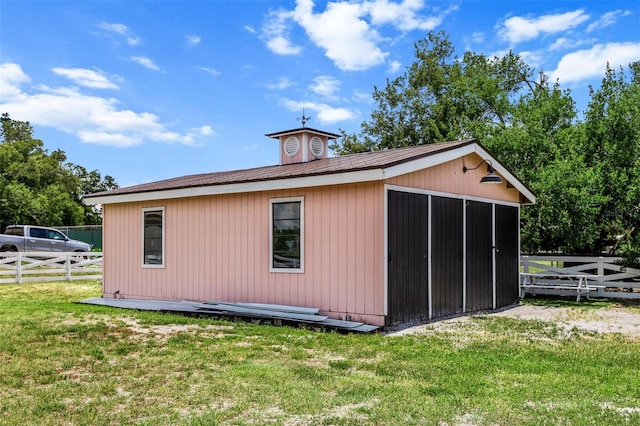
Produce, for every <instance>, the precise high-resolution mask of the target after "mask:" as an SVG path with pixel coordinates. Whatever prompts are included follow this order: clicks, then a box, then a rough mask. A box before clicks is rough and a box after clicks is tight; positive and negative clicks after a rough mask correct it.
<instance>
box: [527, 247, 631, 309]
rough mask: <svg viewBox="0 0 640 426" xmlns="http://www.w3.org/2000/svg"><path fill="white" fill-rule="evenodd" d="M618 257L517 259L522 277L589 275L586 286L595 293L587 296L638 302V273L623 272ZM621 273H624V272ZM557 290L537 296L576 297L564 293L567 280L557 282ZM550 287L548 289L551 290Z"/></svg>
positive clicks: (533, 257)
mask: <svg viewBox="0 0 640 426" xmlns="http://www.w3.org/2000/svg"><path fill="white" fill-rule="evenodd" d="M619 260H620V258H618V257H604V256H532V255H523V256H521V257H520V266H521V267H520V271H521V272H523V273H525V274H535V273H544V274H547V273H549V274H557V275H558V277H562V276H563V275H566V276H571V275H574V276H575V275H588V276H590V277H589V278H588V282H589V284H590V285H591V284H592V285H593V287H595V289H594V290H593V291H591V292H590V294H589V295H590V296H595V297H607V298H614V299H640V269H633V268H626V269H625V268H623V267H622V266H620V265H619V264H618V263H617V262H618V261H619ZM623 269H624V270H623ZM553 283H555V284H557V287H558V288H536V289H535V292H536V294H552V295H560V296H563V295H569V294H573V295H575V294H576V293H575V291H571V290H567V289H563V288H562V287H563V286H565V285H566V284H568V283H570V280H569V279H567V280H563V279H558V280H554V281H553ZM552 286H553V285H551V287H552Z"/></svg>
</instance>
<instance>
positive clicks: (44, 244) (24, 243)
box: [0, 225, 91, 252]
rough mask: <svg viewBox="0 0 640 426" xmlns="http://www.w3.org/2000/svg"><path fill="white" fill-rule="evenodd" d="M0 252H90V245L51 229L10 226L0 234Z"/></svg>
mask: <svg viewBox="0 0 640 426" xmlns="http://www.w3.org/2000/svg"><path fill="white" fill-rule="evenodd" d="M0 251H5V252H6V251H14V252H15V251H21V252H33V251H62V252H74V251H75V252H83V251H91V244H87V243H85V242H82V241H76V240H72V239H69V237H67V236H66V235H64V234H63V233H62V232H60V231H58V230H57V229H53V228H45V227H43V226H30V225H10V226H7V229H6V231H5V233H4V234H0Z"/></svg>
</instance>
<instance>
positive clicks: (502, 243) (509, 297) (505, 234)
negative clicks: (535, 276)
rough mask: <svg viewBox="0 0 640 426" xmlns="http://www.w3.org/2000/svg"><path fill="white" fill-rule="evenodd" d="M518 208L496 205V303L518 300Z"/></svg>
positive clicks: (498, 304)
mask: <svg viewBox="0 0 640 426" xmlns="http://www.w3.org/2000/svg"><path fill="white" fill-rule="evenodd" d="M518 228H519V226H518V208H517V207H510V206H500V205H496V303H497V306H498V307H501V306H507V305H510V304H512V303H514V302H515V301H516V300H518V297H519V294H518V280H519V275H520V274H519V264H520V263H519V259H518V255H519V249H518V244H519V238H518Z"/></svg>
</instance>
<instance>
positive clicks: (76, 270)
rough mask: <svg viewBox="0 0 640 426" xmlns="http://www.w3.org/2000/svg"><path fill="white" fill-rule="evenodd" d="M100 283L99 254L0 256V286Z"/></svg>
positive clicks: (34, 253)
mask: <svg viewBox="0 0 640 426" xmlns="http://www.w3.org/2000/svg"><path fill="white" fill-rule="evenodd" d="M99 279H102V253H99V252H89V253H60V252H55V253H52V252H30V253H21V252H18V253H15V252H0V284H9V283H18V284H22V283H29V282H42V281H75V280H99Z"/></svg>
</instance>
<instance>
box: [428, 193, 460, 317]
mask: <svg viewBox="0 0 640 426" xmlns="http://www.w3.org/2000/svg"><path fill="white" fill-rule="evenodd" d="M431 206H432V212H431V253H430V255H431V292H432V301H433V305H432V314H433V317H434V318H437V317H442V316H446V315H452V314H457V313H461V312H462V305H463V299H462V293H463V291H462V283H463V280H462V271H463V253H462V250H463V222H462V216H463V212H462V208H463V203H462V200H460V199H455V198H445V197H432V198H431Z"/></svg>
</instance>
